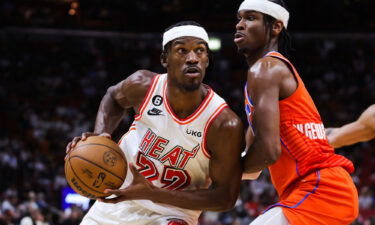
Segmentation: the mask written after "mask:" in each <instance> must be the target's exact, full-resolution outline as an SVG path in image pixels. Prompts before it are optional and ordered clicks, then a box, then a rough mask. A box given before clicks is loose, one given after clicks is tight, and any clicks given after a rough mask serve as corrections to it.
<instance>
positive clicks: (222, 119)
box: [208, 107, 243, 138]
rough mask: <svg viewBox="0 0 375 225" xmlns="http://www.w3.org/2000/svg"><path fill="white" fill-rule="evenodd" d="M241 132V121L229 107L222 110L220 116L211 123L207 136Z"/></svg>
mask: <svg viewBox="0 0 375 225" xmlns="http://www.w3.org/2000/svg"><path fill="white" fill-rule="evenodd" d="M242 131H243V124H242V121H241V119H240V118H239V117H238V116H237V114H236V113H234V112H233V111H232V110H231V109H230V108H229V107H226V108H224V109H223V110H222V111H221V112H220V114H219V115H218V116H217V117H216V118H215V119H214V120H213V121H212V123H211V125H210V128H209V130H208V132H209V134H210V133H211V134H215V135H214V136H215V137H216V138H217V137H218V136H217V135H223V136H225V135H227V134H228V133H233V132H235V133H237V132H242Z"/></svg>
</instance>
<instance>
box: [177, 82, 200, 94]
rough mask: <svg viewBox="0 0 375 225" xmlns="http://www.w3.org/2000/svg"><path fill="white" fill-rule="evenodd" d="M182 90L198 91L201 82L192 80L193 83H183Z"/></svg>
mask: <svg viewBox="0 0 375 225" xmlns="http://www.w3.org/2000/svg"><path fill="white" fill-rule="evenodd" d="M180 86H181V88H182V90H184V91H186V92H191V91H196V90H198V89H199V87H200V86H201V82H198V81H196V82H192V83H189V84H186V83H185V84H181V85H180Z"/></svg>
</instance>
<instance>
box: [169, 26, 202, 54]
mask: <svg viewBox="0 0 375 225" xmlns="http://www.w3.org/2000/svg"><path fill="white" fill-rule="evenodd" d="M179 37H197V38H200V39H203V40H204V41H205V42H207V44H208V34H207V32H206V30H205V29H203V27H198V26H194V25H184V26H179V27H173V28H172V29H170V30H168V31H166V32H165V33H164V35H163V49H164V46H165V45H166V44H167V43H168V42H170V41H172V40H174V39H176V38H179Z"/></svg>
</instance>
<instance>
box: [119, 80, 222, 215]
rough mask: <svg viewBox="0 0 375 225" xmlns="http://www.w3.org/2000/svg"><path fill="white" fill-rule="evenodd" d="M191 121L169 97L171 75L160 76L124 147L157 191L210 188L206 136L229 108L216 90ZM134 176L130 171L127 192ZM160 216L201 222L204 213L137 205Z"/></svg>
mask: <svg viewBox="0 0 375 225" xmlns="http://www.w3.org/2000/svg"><path fill="white" fill-rule="evenodd" d="M207 88H208V90H209V91H208V94H207V95H206V97H205V99H204V100H203V102H202V103H201V105H200V106H199V108H198V109H197V110H196V111H195V112H194V113H193V114H192V115H190V116H189V117H187V118H184V119H180V118H178V116H177V115H175V114H174V113H173V111H172V108H171V106H170V105H169V103H168V100H167V98H166V89H167V74H163V75H156V76H155V78H154V79H153V81H152V84H151V86H150V88H149V91H148V93H147V95H146V96H145V98H144V101H143V103H142V105H141V107H140V110H139V114H138V115H136V116H135V119H134V122H133V124H132V125H131V127H130V129H129V131H128V132H127V133H126V134H125V135H124V136H123V137H122V139H121V141H120V143H119V145H120V147H121V148H122V150H123V151H124V154H125V156H126V158H127V160H128V162H129V163H133V165H135V166H136V167H137V169H138V170H139V172H140V173H141V174H142V175H143V176H144V177H145V178H147V179H148V180H149V181H150V182H152V183H153V184H154V185H155V186H158V187H162V188H166V189H170V190H195V189H202V188H207V187H208V186H209V185H210V179H209V160H210V153H209V151H208V150H207V149H206V147H205V141H206V133H207V130H208V128H209V126H210V124H211V123H212V121H213V120H214V119H215V118H216V116H217V115H219V114H220V112H222V110H223V109H224V108H226V107H228V106H227V104H226V103H225V101H224V100H223V99H222V98H221V97H220V96H218V95H217V94H216V93H215V92H214V91H213V90H212V89H211V88H209V87H207ZM132 180H133V176H132V174H131V172H130V170H128V174H127V177H126V179H125V182H124V184H123V187H125V186H128V185H129V184H130V183H131V182H132ZM134 202H136V203H138V204H140V205H142V206H143V207H145V208H147V209H149V210H152V211H155V212H157V213H160V214H168V215H171V214H172V215H176V216H177V215H178V216H181V217H184V218H188V219H189V221H196V220H197V219H198V217H199V215H200V213H201V211H196V210H187V209H182V208H178V207H174V206H170V205H165V204H156V203H153V202H152V201H149V200H136V201H134Z"/></svg>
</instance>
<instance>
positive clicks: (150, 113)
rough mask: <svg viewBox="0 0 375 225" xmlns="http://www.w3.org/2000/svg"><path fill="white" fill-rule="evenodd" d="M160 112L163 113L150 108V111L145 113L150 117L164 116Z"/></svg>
mask: <svg viewBox="0 0 375 225" xmlns="http://www.w3.org/2000/svg"><path fill="white" fill-rule="evenodd" d="M162 112H163V111H161V110H160V109H157V108H152V109H150V110H148V111H147V114H148V115H150V116H164V115H163V114H162Z"/></svg>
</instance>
